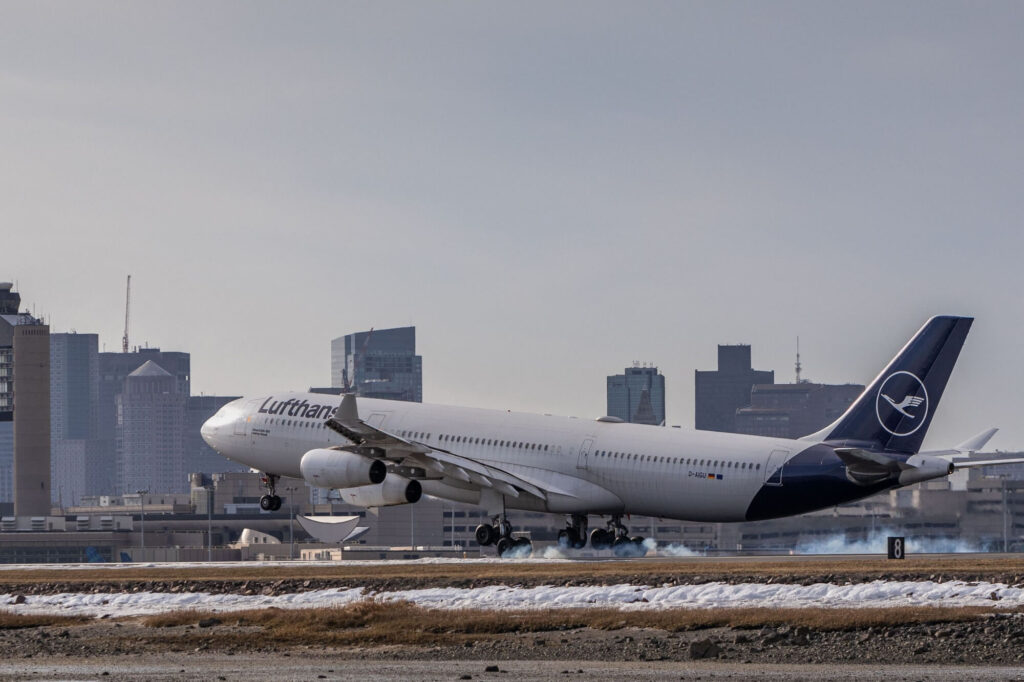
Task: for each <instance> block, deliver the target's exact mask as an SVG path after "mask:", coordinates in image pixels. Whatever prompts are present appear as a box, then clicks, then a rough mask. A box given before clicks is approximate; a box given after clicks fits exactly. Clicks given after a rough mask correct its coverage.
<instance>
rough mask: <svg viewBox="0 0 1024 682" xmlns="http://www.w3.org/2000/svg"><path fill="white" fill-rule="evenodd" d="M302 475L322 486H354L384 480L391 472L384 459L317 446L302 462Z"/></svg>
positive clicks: (312, 483) (300, 468)
mask: <svg viewBox="0 0 1024 682" xmlns="http://www.w3.org/2000/svg"><path fill="white" fill-rule="evenodd" d="M299 471H301V472H302V478H304V479H306V481H307V482H308V483H309V484H310V485H313V486H316V487H318V488H353V487H355V486H363V485H369V484H371V483H381V482H382V481H384V479H385V477H386V476H387V474H388V469H387V465H386V464H385V463H384V461H383V460H380V459H373V458H372V457H365V456H363V455H359V454H356V453H354V452H348V451H347V450H330V449H327V448H317V449H316V450H310V451H309V452H307V453H306V454H304V455H303V456H302V460H300V461H299Z"/></svg>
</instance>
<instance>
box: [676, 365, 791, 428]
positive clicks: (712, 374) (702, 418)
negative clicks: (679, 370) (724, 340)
mask: <svg viewBox="0 0 1024 682" xmlns="http://www.w3.org/2000/svg"><path fill="white" fill-rule="evenodd" d="M774 383H775V372H773V371H770V370H769V371H760V370H756V369H753V368H752V367H751V362H750V346H747V345H737V346H719V347H718V370H717V371H701V370H696V371H695V372H694V393H695V396H694V419H693V425H694V428H696V429H700V430H703V431H735V430H736V410H738V409H740V408H741V407H746V406H748V405H749V404H750V390H751V389H752V388H753V387H754V384H774Z"/></svg>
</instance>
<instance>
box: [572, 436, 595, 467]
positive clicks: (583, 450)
mask: <svg viewBox="0 0 1024 682" xmlns="http://www.w3.org/2000/svg"><path fill="white" fill-rule="evenodd" d="M593 445H594V439H593V438H587V439H586V440H584V441H583V444H582V445H580V454H579V457H578V458H577V459H576V468H577V469H588V468H589V464H590V461H589V460H590V448H591V447H593Z"/></svg>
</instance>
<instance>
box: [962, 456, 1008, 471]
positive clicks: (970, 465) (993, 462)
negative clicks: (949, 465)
mask: <svg viewBox="0 0 1024 682" xmlns="http://www.w3.org/2000/svg"><path fill="white" fill-rule="evenodd" d="M1000 464H1024V459H1021V458H1017V459H986V460H974V461H972V460H965V461H959V462H958V461H954V462H953V468H954V469H975V468H977V467H994V466H999V465H1000Z"/></svg>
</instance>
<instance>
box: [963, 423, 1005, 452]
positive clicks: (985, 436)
mask: <svg viewBox="0 0 1024 682" xmlns="http://www.w3.org/2000/svg"><path fill="white" fill-rule="evenodd" d="M998 430H999V429H996V428H992V429H988V430H986V431H982V432H981V433H979V434H978V435H977V436H975V437H974V438H968V439H967V440H965V441H964V442H963V443H960V445H957V446H956V449H957V450H959V451H960V452H962V453H964V454H967V453H969V452H977V451H978V450H981V449H982V448H983V447H985V445H986V444H987V443H988V442H989V441H990V440H992V436H994V435H996V432H997V431H998Z"/></svg>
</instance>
